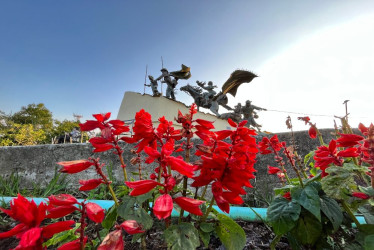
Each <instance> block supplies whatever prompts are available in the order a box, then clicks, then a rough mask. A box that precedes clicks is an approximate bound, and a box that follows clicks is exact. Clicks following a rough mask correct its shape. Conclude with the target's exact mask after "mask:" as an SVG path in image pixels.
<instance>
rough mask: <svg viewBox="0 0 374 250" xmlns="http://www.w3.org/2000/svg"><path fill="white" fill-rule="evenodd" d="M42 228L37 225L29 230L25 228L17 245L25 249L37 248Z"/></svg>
mask: <svg viewBox="0 0 374 250" xmlns="http://www.w3.org/2000/svg"><path fill="white" fill-rule="evenodd" d="M42 230H43V229H41V228H39V227H33V228H31V229H30V230H27V231H26V232H25V233H24V234H22V237H21V240H20V242H19V246H21V247H23V248H25V249H29V248H30V249H34V247H35V249H39V248H38V245H37V242H38V241H39V239H40V237H41V234H42Z"/></svg>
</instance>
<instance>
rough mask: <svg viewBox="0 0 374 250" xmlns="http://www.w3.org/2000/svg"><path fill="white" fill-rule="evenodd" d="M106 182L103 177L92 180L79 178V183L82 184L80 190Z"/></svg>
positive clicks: (87, 189)
mask: <svg viewBox="0 0 374 250" xmlns="http://www.w3.org/2000/svg"><path fill="white" fill-rule="evenodd" d="M102 183H104V182H103V180H102V179H101V178H99V179H91V180H79V184H81V185H82V186H81V187H80V188H79V190H80V191H89V190H92V189H95V188H97V187H98V186H99V185H100V184H102Z"/></svg>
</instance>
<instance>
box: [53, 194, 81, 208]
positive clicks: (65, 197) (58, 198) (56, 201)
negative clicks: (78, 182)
mask: <svg viewBox="0 0 374 250" xmlns="http://www.w3.org/2000/svg"><path fill="white" fill-rule="evenodd" d="M48 200H49V203H50V204H52V205H55V206H66V205H74V204H77V203H78V201H77V199H75V197H74V196H72V195H70V194H58V195H51V196H49V197H48Z"/></svg>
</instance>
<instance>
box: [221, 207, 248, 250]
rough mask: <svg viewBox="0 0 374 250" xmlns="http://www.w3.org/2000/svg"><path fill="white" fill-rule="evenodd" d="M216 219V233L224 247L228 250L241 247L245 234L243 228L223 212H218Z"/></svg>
mask: <svg viewBox="0 0 374 250" xmlns="http://www.w3.org/2000/svg"><path fill="white" fill-rule="evenodd" d="M217 219H218V225H217V227H216V233H217V235H218V237H219V239H220V240H221V242H222V243H223V245H224V246H225V248H226V249H228V250H238V249H243V248H244V246H245V243H246V236H245V232H244V230H243V228H242V227H241V226H239V225H238V224H237V223H236V222H235V221H234V220H233V219H231V218H230V217H228V216H226V215H224V214H219V215H218V216H217Z"/></svg>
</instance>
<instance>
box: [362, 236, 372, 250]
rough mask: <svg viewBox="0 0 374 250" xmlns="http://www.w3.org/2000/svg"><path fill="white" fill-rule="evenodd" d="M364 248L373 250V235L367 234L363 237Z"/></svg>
mask: <svg viewBox="0 0 374 250" xmlns="http://www.w3.org/2000/svg"><path fill="white" fill-rule="evenodd" d="M364 248H365V250H373V249H374V235H368V236H366V237H365V241H364Z"/></svg>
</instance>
